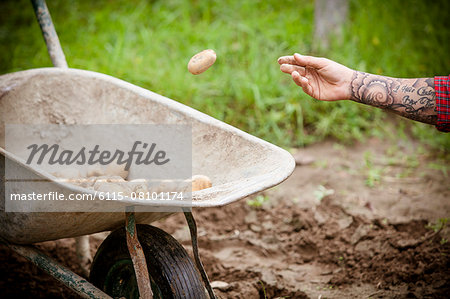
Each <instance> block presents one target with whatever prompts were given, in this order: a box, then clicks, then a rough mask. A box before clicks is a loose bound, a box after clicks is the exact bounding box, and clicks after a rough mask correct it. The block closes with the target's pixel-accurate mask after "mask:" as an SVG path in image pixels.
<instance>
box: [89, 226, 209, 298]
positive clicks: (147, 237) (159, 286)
mask: <svg viewBox="0 0 450 299" xmlns="http://www.w3.org/2000/svg"><path fill="white" fill-rule="evenodd" d="M137 235H138V239H139V242H140V243H141V246H142V248H143V250H144V254H145V259H146V261H147V267H148V271H149V274H150V279H151V280H152V282H151V284H152V289H153V293H154V298H193V299H198V298H206V294H205V288H204V287H203V284H202V282H201V280H200V277H199V274H198V272H197V270H196V269H195V267H194V263H193V262H192V260H191V258H190V257H189V255H188V254H187V252H186V250H185V249H184V248H183V247H182V246H181V244H180V243H178V241H177V240H175V238H173V237H172V236H171V235H169V234H168V233H166V232H164V231H163V230H161V229H159V228H157V227H154V226H151V225H144V224H138V225H137ZM118 276H120V277H118ZM89 280H90V281H91V283H92V284H94V285H95V286H96V287H98V288H100V289H101V290H103V291H104V292H106V293H107V294H109V295H110V296H114V297H125V298H135V297H136V296H138V294H139V293H138V291H137V283H136V277H135V274H134V269H133V268H132V263H131V258H130V254H129V252H128V248H127V241H126V235H125V228H121V229H118V230H115V231H114V232H112V233H111V234H110V235H109V236H108V237H107V238H106V239H105V240H104V241H103V243H102V244H101V245H100V247H99V248H98V250H97V253H96V254H95V257H94V260H93V262H92V266H91V272H90V277H89Z"/></svg>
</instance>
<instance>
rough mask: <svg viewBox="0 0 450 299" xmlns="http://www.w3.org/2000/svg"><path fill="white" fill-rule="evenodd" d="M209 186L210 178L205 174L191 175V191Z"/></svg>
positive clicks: (210, 184)
mask: <svg viewBox="0 0 450 299" xmlns="http://www.w3.org/2000/svg"><path fill="white" fill-rule="evenodd" d="M211 187H212V183H211V180H210V179H209V178H208V177H207V176H206V175H194V176H192V192H194V191H198V190H202V189H206V188H211Z"/></svg>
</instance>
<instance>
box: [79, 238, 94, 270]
mask: <svg viewBox="0 0 450 299" xmlns="http://www.w3.org/2000/svg"><path fill="white" fill-rule="evenodd" d="M75 251H76V254H77V259H78V263H79V264H80V267H81V271H82V272H83V275H84V276H85V277H88V276H89V265H90V264H91V262H92V255H91V248H90V245H89V236H81V237H78V238H75Z"/></svg>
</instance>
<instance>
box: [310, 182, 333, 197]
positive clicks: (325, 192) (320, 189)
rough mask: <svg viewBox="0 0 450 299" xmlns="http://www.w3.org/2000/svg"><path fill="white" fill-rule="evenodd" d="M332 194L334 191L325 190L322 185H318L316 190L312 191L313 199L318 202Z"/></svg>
mask: <svg viewBox="0 0 450 299" xmlns="http://www.w3.org/2000/svg"><path fill="white" fill-rule="evenodd" d="M332 194H334V190H333V189H327V188H325V187H324V186H323V185H319V186H318V187H317V189H316V190H315V191H314V197H315V198H316V199H317V200H318V201H321V200H322V199H324V198H325V197H327V196H329V195H332Z"/></svg>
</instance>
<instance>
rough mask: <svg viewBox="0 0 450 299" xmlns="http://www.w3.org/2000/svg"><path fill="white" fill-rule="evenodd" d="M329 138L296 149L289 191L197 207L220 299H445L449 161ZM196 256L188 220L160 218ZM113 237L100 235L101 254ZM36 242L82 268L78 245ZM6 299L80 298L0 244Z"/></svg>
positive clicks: (203, 249) (400, 147)
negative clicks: (103, 245) (107, 238)
mask: <svg viewBox="0 0 450 299" xmlns="http://www.w3.org/2000/svg"><path fill="white" fill-rule="evenodd" d="M392 143H393V142H392V141H382V140H378V139H373V140H370V141H368V142H365V143H364V144H357V145H354V146H351V147H350V146H347V147H344V146H342V145H339V144H335V143H333V142H331V141H328V142H324V143H320V144H316V145H314V146H311V147H308V148H306V149H302V150H298V151H297V152H295V153H294V156H295V157H296V159H297V160H298V163H299V164H300V165H298V166H297V167H296V169H295V172H294V173H293V175H292V176H291V177H290V178H289V179H288V180H287V181H286V182H284V183H282V184H281V185H279V186H277V187H275V188H272V189H270V190H267V191H265V192H263V193H261V194H259V195H258V196H254V197H252V198H249V199H244V200H240V201H238V202H236V203H233V204H230V205H227V206H224V207H218V208H205V209H197V210H195V211H194V216H195V217H196V220H197V224H198V227H199V238H200V254H201V257H202V260H203V263H204V265H205V268H206V271H207V273H208V275H209V277H210V279H211V281H213V282H214V283H213V284H214V285H219V283H218V281H222V282H224V283H222V286H218V288H216V289H215V292H216V295H218V297H219V298H277V297H283V298H446V297H447V296H448V294H450V258H449V254H450V242H447V240H448V239H449V238H450V229H449V228H448V225H447V226H445V225H444V226H440V225H437V224H436V223H438V220H439V219H441V220H442V219H444V218H448V217H449V214H450V184H449V178H448V174H447V173H446V171H447V170H448V166H449V159H448V156H447V157H441V158H437V157H431V156H430V155H429V154H427V153H426V152H425V151H423V150H421V148H420V146H419V145H418V144H415V143H414V142H412V141H396V142H395V144H394V145H393V144H392ZM153 225H156V226H158V227H161V228H163V229H164V230H166V231H167V232H169V233H171V234H172V235H173V236H174V237H176V238H177V239H178V240H179V241H180V242H181V243H182V244H183V245H184V246H185V248H186V249H188V251H191V247H190V238H189V230H188V228H187V226H186V223H185V220H184V218H183V215H173V216H170V217H169V218H168V219H165V220H163V221H158V222H157V223H153ZM105 235H106V234H96V235H92V236H91V238H90V239H91V249H92V252H93V253H94V252H95V250H96V248H97V247H98V246H99V244H100V243H101V241H102V239H103V238H104V237H105ZM38 247H39V248H40V249H42V250H43V251H44V252H46V253H47V254H48V255H50V256H52V257H54V258H55V259H56V260H58V261H60V262H61V263H63V264H65V265H67V266H68V267H69V268H71V269H72V270H74V271H75V272H77V273H80V269H79V268H78V266H77V264H76V258H75V251H74V247H75V246H74V240H73V239H63V240H58V241H53V242H45V243H41V244H38ZM0 260H1V263H0V268H1V272H0V273H1V276H2V277H1V280H0V294H1V295H0V296H1V297H2V298H77V296H76V295H74V294H73V293H72V292H71V291H70V290H68V289H66V288H65V287H63V286H61V285H60V284H59V283H57V282H56V281H55V280H54V279H53V278H51V277H50V276H48V275H47V274H45V273H43V272H42V271H41V270H39V269H37V268H36V267H35V266H33V265H32V264H30V263H28V262H26V260H25V259H24V258H22V257H20V256H18V255H17V254H15V253H13V252H12V251H10V250H9V249H8V248H6V247H5V246H0Z"/></svg>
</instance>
